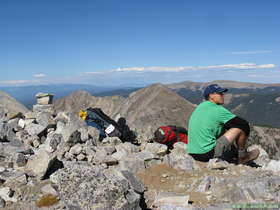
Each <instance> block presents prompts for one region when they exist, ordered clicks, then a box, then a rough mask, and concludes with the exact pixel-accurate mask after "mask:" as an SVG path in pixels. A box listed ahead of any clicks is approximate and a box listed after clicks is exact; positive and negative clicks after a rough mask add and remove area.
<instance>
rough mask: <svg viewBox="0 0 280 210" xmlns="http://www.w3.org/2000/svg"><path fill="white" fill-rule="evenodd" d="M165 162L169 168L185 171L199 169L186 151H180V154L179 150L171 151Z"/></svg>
mask: <svg viewBox="0 0 280 210" xmlns="http://www.w3.org/2000/svg"><path fill="white" fill-rule="evenodd" d="M165 160H166V162H167V164H168V165H169V166H170V167H171V168H175V169H182V170H185V171H194V170H198V169H199V167H198V166H197V165H196V163H195V160H194V159H193V158H192V157H191V156H190V155H188V154H187V153H186V151H182V150H181V152H180V150H179V149H173V150H172V152H171V153H170V154H169V155H168V156H167V158H166V159H165Z"/></svg>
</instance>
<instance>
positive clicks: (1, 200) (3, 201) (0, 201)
mask: <svg viewBox="0 0 280 210" xmlns="http://www.w3.org/2000/svg"><path fill="white" fill-rule="evenodd" d="M5 206H6V201H5V200H4V199H3V198H1V197H0V208H4V207H5Z"/></svg>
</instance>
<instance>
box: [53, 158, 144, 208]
mask: <svg viewBox="0 0 280 210" xmlns="http://www.w3.org/2000/svg"><path fill="white" fill-rule="evenodd" d="M86 163H87V162H84V164H79V163H65V168H63V169H61V170H59V171H57V172H55V173H54V174H52V175H51V177H50V180H51V181H52V182H53V183H54V184H55V187H56V189H58V192H59V195H60V197H61V200H63V202H64V203H65V205H66V206H67V208H71V209H91V208H92V207H93V206H94V207H95V208H96V209H116V210H117V209H119V210H121V209H135V210H138V209H139V210H140V207H139V203H140V196H139V195H137V193H135V192H134V191H133V190H132V188H131V187H130V186H129V184H128V181H127V180H125V179H124V178H117V176H116V174H115V173H111V176H110V175H109V174H106V175H105V173H104V172H103V171H102V170H101V169H100V167H98V166H92V165H90V164H86ZM121 179H122V181H120V180H121Z"/></svg>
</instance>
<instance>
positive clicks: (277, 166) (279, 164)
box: [263, 160, 280, 173]
mask: <svg viewBox="0 0 280 210" xmlns="http://www.w3.org/2000/svg"><path fill="white" fill-rule="evenodd" d="M263 168H264V169H265V170H270V171H273V172H276V173H279V172H280V160H270V161H269V162H268V163H267V165H265V166H264V167H263Z"/></svg>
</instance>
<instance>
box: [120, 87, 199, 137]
mask: <svg viewBox="0 0 280 210" xmlns="http://www.w3.org/2000/svg"><path fill="white" fill-rule="evenodd" d="M194 108H195V105H193V104H192V103H190V102H189V101H187V100H186V99H184V98H183V97H181V96H179V95H178V94H177V93H175V92H173V91H172V90H170V89H169V88H167V87H165V86H164V85H162V84H154V85H151V86H148V87H146V88H143V89H140V90H138V91H136V92H133V93H132V94H130V96H129V97H128V98H127V99H126V100H125V102H124V103H123V104H122V106H121V108H120V111H119V113H120V114H121V116H123V117H125V118H126V120H127V122H128V124H129V125H130V126H131V127H132V128H138V129H140V132H141V133H142V134H145V135H144V136H146V137H148V136H151V135H152V134H153V132H154V131H155V129H156V128H157V127H159V126H161V125H177V126H182V127H186V126H187V120H188V119H189V117H190V115H191V113H192V112H193V110H194Z"/></svg>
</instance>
